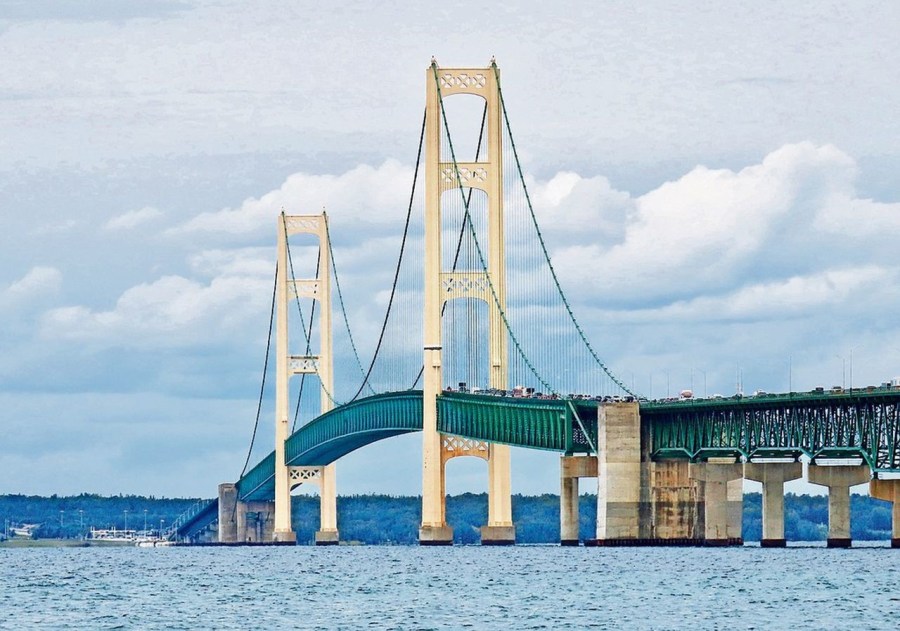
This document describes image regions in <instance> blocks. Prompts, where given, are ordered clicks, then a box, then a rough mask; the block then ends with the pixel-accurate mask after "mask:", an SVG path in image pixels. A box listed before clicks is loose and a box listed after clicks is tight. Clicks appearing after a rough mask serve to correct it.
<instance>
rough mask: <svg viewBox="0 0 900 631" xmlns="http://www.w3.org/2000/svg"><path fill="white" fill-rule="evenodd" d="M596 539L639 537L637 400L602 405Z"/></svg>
mask: <svg viewBox="0 0 900 631" xmlns="http://www.w3.org/2000/svg"><path fill="white" fill-rule="evenodd" d="M597 434H598V437H597V452H598V453H597V541H598V542H601V543H600V545H602V542H603V541H606V540H615V541H617V542H620V544H627V540H635V541H637V540H638V539H640V537H641V535H640V508H641V419H640V412H639V410H638V404H637V403H604V404H601V405H600V409H599V416H598V427H597Z"/></svg>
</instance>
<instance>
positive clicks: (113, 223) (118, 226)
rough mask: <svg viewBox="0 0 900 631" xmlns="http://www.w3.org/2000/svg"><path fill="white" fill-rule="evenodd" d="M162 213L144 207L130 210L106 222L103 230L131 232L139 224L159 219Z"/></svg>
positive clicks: (150, 207)
mask: <svg viewBox="0 0 900 631" xmlns="http://www.w3.org/2000/svg"><path fill="white" fill-rule="evenodd" d="M162 215H163V212H162V211H161V210H159V209H158V208H153V207H152V206H145V207H144V208H141V209H139V210H130V211H128V212H127V213H123V214H121V215H118V216H116V217H113V218H112V219H110V220H109V221H107V222H106V223H105V224H104V225H103V229H104V230H111V231H112V230H131V229H133V228H136V227H138V226H140V225H141V224H145V223H147V222H149V221H153V220H154V219H157V218H158V217H161V216H162Z"/></svg>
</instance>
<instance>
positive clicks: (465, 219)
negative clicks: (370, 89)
mask: <svg viewBox="0 0 900 631" xmlns="http://www.w3.org/2000/svg"><path fill="white" fill-rule="evenodd" d="M431 69H432V71H433V73H434V82H435V85H436V86H437V96H438V102H439V105H440V109H441V118H442V120H443V123H444V131H445V133H446V134H447V142H448V144H449V145H450V157H451V159H452V160H453V167H454V171H455V174H456V181H457V184H458V188H459V194H460V196H461V197H462V200H463V212H464V216H463V222H464V223H466V222H467V223H468V225H469V228H470V232H471V235H472V242H473V244H474V246H475V251H476V253H477V254H478V260H479V262H480V264H481V268H482V270H483V271H484V273H485V278H487V281H488V288H489V289H490V291H491V297H492V298H493V300H494V304H495V305H496V307H497V311H498V312H499V315H500V318H501V320H502V321H503V325H504V326H505V327H506V332H507V334H508V335H509V337H510V339H511V340H512V343H513V345H514V346H515V347H516V350H517V351H518V353H519V354H520V355H521V356H522V360H523V361H524V362H525V365H526V366H527V367H528V369H529V370H530V371H531V373H532V374H533V375H534V376H535V377H536V378H537V380H538V381H540V382H541V385H542V386H544V388H546V389H547V391H549V392H551V393H553V394H556V395H558V394H559V393H557V392H556V390H554V389H553V387H552V386H551V385H550V384H549V383H548V382H547V380H546V379H544V378H543V377H542V376H541V374H540V373H539V372H538V371H537V369H536V368H535V367H534V365H533V364H532V363H531V360H530V359H528V356H527V355H525V351H524V350H523V349H522V346H521V344H520V343H519V340H518V339H517V338H516V335H515V333H514V332H513V331H512V328H511V327H510V325H509V320H508V319H507V316H506V312H505V311H504V309H503V307H502V305H501V304H500V298H499V297H498V295H497V288H496V287H495V286H494V281H493V279H492V278H491V275H490V273H489V272H488V269H487V263H486V262H485V258H484V252H483V251H482V249H481V245H480V244H479V242H478V235H477V234H476V232H475V227H474V225H473V224H472V221H471V219H470V216H469V203H468V200H467V199H466V195H465V193H464V192H463V186H462V176H461V174H460V171H459V162H457V160H456V151H455V149H454V148H453V140H452V138H451V136H450V126H449V124H448V123H447V113H446V112H445V111H444V100H443V96H442V95H441V84H440V80H439V79H438V74H437V64H436V63H434V62H432V64H431Z"/></svg>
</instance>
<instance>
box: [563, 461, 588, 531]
mask: <svg viewBox="0 0 900 631" xmlns="http://www.w3.org/2000/svg"><path fill="white" fill-rule="evenodd" d="M596 477H597V457H596V456H581V457H579V456H561V457H560V459H559V486H560V489H559V545H561V546H577V545H578V544H579V534H578V522H579V519H578V516H579V512H578V478H596Z"/></svg>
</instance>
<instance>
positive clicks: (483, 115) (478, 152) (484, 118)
mask: <svg viewBox="0 0 900 631" xmlns="http://www.w3.org/2000/svg"><path fill="white" fill-rule="evenodd" d="M487 111H488V107H487V102H485V104H484V111H482V113H481V128H480V130H479V132H478V146H477V147H476V148H475V162H478V158H480V157H481V145H482V142H483V140H484V127H485V123H486V122H487ZM424 130H425V127H424V121H423V127H422V131H423V132H424ZM472 192H473V189H469V197H468V200H467V201H466V203H467V204H469V203H471V202H472ZM465 234H466V217H464V218H463V223H462V225H461V226H460V227H459V238H458V239H457V240H456V253H455V254H454V255H453V268H452V271H454V272H455V271H456V267H457V265H458V264H459V254H460V252H461V251H462V245H463V237H464V236H465ZM448 304H449V303H448V302H447V301H444V303H443V304H442V305H441V317H442V318H443V317H444V312H445V311H447V305H448ZM424 373H425V364H422V367H421V368H420V369H419V374H418V375H417V376H416V380H415V381H414V382H413V385H412V387H411V388H409V389H410V390H414V389H415V387H416V386H417V385H418V384H419V380H421V379H422V375H423V374H424Z"/></svg>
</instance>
